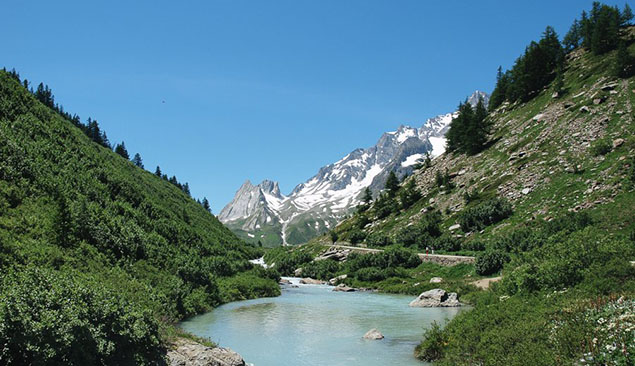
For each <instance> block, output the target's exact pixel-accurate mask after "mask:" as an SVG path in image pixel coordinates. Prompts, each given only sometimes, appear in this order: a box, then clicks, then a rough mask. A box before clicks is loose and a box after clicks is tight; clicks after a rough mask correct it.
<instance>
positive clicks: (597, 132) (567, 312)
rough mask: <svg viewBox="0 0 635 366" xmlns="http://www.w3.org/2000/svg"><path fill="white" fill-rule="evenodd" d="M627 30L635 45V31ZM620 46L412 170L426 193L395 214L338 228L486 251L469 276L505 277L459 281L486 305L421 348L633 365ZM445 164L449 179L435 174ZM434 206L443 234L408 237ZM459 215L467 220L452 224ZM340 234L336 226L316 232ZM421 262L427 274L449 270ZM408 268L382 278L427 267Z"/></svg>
mask: <svg viewBox="0 0 635 366" xmlns="http://www.w3.org/2000/svg"><path fill="white" fill-rule="evenodd" d="M623 35H624V38H625V40H626V41H627V42H628V44H629V45H630V46H629V51H630V53H631V55H634V54H635V44H634V43H633V41H634V40H635V28H634V27H630V28H629V29H625V30H624V32H623ZM615 57H616V51H612V52H609V53H607V54H604V55H593V54H591V53H590V52H587V51H585V50H583V49H577V50H575V51H573V52H571V53H569V54H568V55H567V60H566V67H565V70H564V89H565V93H564V94H562V93H561V95H559V96H557V97H554V96H553V93H554V89H553V87H551V86H550V87H548V88H545V89H544V90H543V91H542V92H541V93H540V94H539V95H537V96H536V97H535V98H533V99H532V100H530V101H529V102H527V103H514V104H509V103H505V104H503V105H502V106H500V107H499V108H497V109H496V110H495V111H493V112H492V113H491V114H490V116H489V119H490V121H491V123H492V125H493V128H492V135H491V136H490V145H489V146H488V148H486V149H485V150H484V151H482V152H481V153H479V154H477V155H474V156H466V155H462V154H444V155H442V156H440V157H438V158H436V159H434V160H433V162H432V165H431V166H430V167H428V168H422V169H421V170H419V171H417V172H416V173H415V174H414V175H413V176H412V177H410V178H409V179H413V180H415V182H416V187H417V189H418V190H419V191H420V192H421V194H422V198H421V199H420V200H419V201H418V202H416V203H415V204H413V205H412V206H411V207H409V208H407V209H399V208H393V209H392V210H391V212H390V214H389V215H387V216H386V217H383V218H379V217H378V215H377V212H378V210H377V208H376V207H371V208H370V209H369V210H367V211H365V212H363V213H358V214H356V215H354V216H353V217H352V218H351V219H349V220H346V221H344V222H343V223H341V224H340V225H339V226H338V227H337V228H336V229H335V232H336V233H337V235H338V236H339V238H340V239H343V240H345V241H353V242H354V241H357V242H359V243H363V244H368V245H369V246H378V245H377V244H374V243H377V242H378V241H377V240H375V239H376V237H378V236H383V237H386V238H388V239H389V241H392V242H393V243H394V244H393V245H394V246H407V247H410V248H412V249H418V250H421V248H422V247H423V248H425V247H426V246H430V245H434V246H436V249H437V251H439V252H451V253H465V254H473V255H476V256H477V263H476V266H475V268H474V269H473V270H472V271H471V272H470V271H466V272H464V273H461V274H460V275H462V276H465V278H466V282H467V278H468V277H473V276H474V275H476V274H488V275H502V276H503V280H502V281H501V282H500V283H499V284H495V285H494V286H493V288H491V289H490V290H488V291H486V292H480V293H479V292H476V293H475V292H473V291H471V290H469V289H468V288H463V289H462V288H461V287H459V288H458V290H459V292H461V291H463V292H464V293H470V297H469V298H468V300H470V301H471V302H472V304H473V305H474V310H473V311H470V312H466V313H463V314H461V315H459V316H458V317H457V318H455V319H453V320H452V321H451V322H450V323H449V324H448V326H447V327H446V329H445V330H443V331H441V330H438V329H433V330H431V331H430V332H428V333H427V334H426V337H425V341H424V342H423V343H422V345H421V346H420V347H418V349H417V351H416V355H417V356H418V357H420V358H422V359H428V360H437V361H438V362H439V363H440V364H443V365H474V364H479V365H526V364H533V365H558V364H573V363H574V362H575V360H579V359H580V358H585V359H586V360H585V363H586V364H620V365H621V364H624V365H626V364H631V363H632V362H635V349H634V348H633V342H632V339H633V337H634V336H635V327H634V324H635V319H634V318H633V313H634V312H635V307H634V306H635V305H634V304H635V302H634V301H633V299H634V298H635V267H634V266H633V265H632V264H631V263H630V261H635V220H634V219H633V218H635V120H634V114H635V112H634V111H633V106H634V105H635V78H633V77H631V78H628V79H618V78H616V77H614V76H613V71H612V70H613V64H614V62H615ZM446 172H447V174H448V176H449V178H450V182H451V184H450V186H451V187H450V188H449V189H448V185H447V184H446V185H445V186H443V187H440V186H439V184H438V183H437V176H438V175H439V174H441V175H444V174H445V173H446ZM401 189H402V190H403V189H404V187H403V186H402V188H401ZM466 193H469V194H470V198H469V199H466ZM398 196H399V195H397V197H398ZM495 198H496V199H499V200H502V202H508V203H509V204H510V205H511V207H512V211H511V214H504V215H501V217H500V218H498V219H494V220H488V219H487V218H488V217H489V218H491V217H493V216H492V213H500V212H502V210H498V211H497V210H492V211H491V212H489V213H488V212H486V209H488V208H492V207H493V205H492V202H493V201H492V199H495ZM431 212H438V213H441V220H440V222H439V228H440V233H439V234H440V235H439V236H436V237H435V236H434V235H433V236H432V237H431V236H426V235H419V236H417V240H415V241H414V242H413V243H406V240H407V239H408V236H407V235H405V233H408V232H412V230H411V229H410V228H413V227H418V226H419V225H421V223H422V221H425V220H428V221H429V219H430V215H431ZM482 213H486V214H485V215H484V216H483V215H481V214H482ZM475 217H478V218H484V217H485V219H486V220H485V223H484V224H482V225H481V226H479V227H478V228H476V229H474V228H469V226H470V225H469V221H468V220H467V218H472V219H473V218H475ZM455 224H459V225H461V228H459V229H454V228H453V230H450V227H452V226H453V225H455ZM328 242H330V238H329V237H327V236H324V237H321V238H318V239H316V240H315V241H314V243H315V244H317V243H328ZM379 242H381V241H379ZM421 271H424V272H426V271H428V273H427V275H428V277H429V276H432V275H435V271H437V270H435V269H428V270H426V269H425V268H421ZM438 273H439V274H440V273H441V272H438ZM398 275H399V274H398ZM400 276H401V277H400ZM400 276H396V277H393V278H388V279H385V280H381V281H379V282H375V283H376V285H378V287H385V288H388V289H389V287H388V286H387V285H386V283H387V282H388V281H393V282H394V283H396V284H399V283H400V281H401V283H412V282H414V281H417V282H419V279H425V278H426V277H425V276H423V277H422V276H421V274H420V273H418V274H416V273H412V272H405V273H401V274H400ZM417 276H419V277H417ZM400 286H401V285H400ZM440 286H441V287H444V286H446V285H444V284H441V285H440ZM447 286H450V289H452V288H451V287H452V285H451V284H448V285H447ZM398 290H399V291H402V288H401V287H399V288H398ZM591 358H593V360H595V361H591ZM528 362H529V363H528Z"/></svg>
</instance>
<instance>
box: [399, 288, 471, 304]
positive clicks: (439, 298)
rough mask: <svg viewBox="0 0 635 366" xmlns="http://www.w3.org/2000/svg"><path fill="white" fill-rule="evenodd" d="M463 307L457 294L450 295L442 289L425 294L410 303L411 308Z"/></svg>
mask: <svg viewBox="0 0 635 366" xmlns="http://www.w3.org/2000/svg"><path fill="white" fill-rule="evenodd" d="M461 305H462V304H461V303H460V302H459V298H458V295H457V294H456V293H455V292H451V293H448V292H445V290H442V289H440V288H435V289H434V290H430V291H426V292H423V293H422V294H421V295H419V297H417V298H416V299H414V300H412V301H411V302H410V306H411V307H418V308H434V307H457V306H461Z"/></svg>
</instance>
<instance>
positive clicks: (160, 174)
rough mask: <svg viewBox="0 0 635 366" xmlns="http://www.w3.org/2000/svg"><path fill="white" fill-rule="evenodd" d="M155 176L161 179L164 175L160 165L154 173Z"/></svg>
mask: <svg viewBox="0 0 635 366" xmlns="http://www.w3.org/2000/svg"><path fill="white" fill-rule="evenodd" d="M154 175H156V176H157V177H161V176H162V175H163V173H161V167H159V166H158V165H157V168H156V170H155V171H154Z"/></svg>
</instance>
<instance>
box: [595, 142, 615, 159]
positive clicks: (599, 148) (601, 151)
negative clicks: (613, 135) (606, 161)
mask: <svg viewBox="0 0 635 366" xmlns="http://www.w3.org/2000/svg"><path fill="white" fill-rule="evenodd" d="M611 149H612V147H611V142H610V141H609V140H607V139H601V140H597V141H595V142H594V143H593V144H592V145H591V155H593V156H600V155H606V154H608V153H610V152H611Z"/></svg>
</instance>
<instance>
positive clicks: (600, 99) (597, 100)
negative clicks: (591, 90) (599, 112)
mask: <svg viewBox="0 0 635 366" xmlns="http://www.w3.org/2000/svg"><path fill="white" fill-rule="evenodd" d="M603 101H604V100H602V98H595V99H593V104H595V105H598V104H602V102H603Z"/></svg>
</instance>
